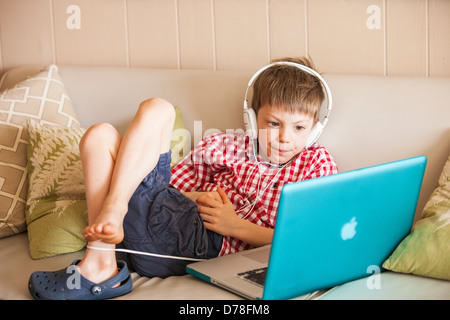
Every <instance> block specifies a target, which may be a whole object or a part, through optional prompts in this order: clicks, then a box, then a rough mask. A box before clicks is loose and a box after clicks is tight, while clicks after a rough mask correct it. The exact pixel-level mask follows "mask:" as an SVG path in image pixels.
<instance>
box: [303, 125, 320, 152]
mask: <svg viewBox="0 0 450 320" xmlns="http://www.w3.org/2000/svg"><path fill="white" fill-rule="evenodd" d="M323 128H324V125H323V124H322V123H321V122H319V121H317V122H316V124H315V125H314V127H313V128H312V129H311V132H310V133H309V136H308V139H307V140H306V145H305V148H309V147H311V145H312V144H313V143H314V142H316V141H317V139H319V136H320V134H321V133H322V131H323Z"/></svg>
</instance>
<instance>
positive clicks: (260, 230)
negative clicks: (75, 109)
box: [29, 58, 337, 299]
mask: <svg viewBox="0 0 450 320" xmlns="http://www.w3.org/2000/svg"><path fill="white" fill-rule="evenodd" d="M285 61H286V59H285ZM288 61H290V62H296V63H301V64H304V65H306V66H308V67H310V68H313V65H312V63H311V62H310V61H309V60H308V59H306V58H301V59H288ZM253 90H254V94H253V100H252V108H253V109H254V110H255V112H256V114H257V124H258V129H259V136H258V142H259V143H258V145H259V150H258V154H257V156H256V158H255V156H254V155H255V153H254V150H253V148H254V147H253V144H252V143H251V141H250V139H249V137H248V136H246V135H244V134H242V135H239V134H216V135H212V136H209V137H206V138H205V139H203V140H202V141H201V142H200V143H199V145H198V146H196V147H195V148H194V150H193V151H192V152H191V154H190V155H189V156H188V157H186V158H185V159H184V160H183V161H182V162H180V163H179V164H178V165H177V166H176V167H175V168H174V169H173V170H172V172H171V171H170V167H169V164H170V151H169V145H170V136H171V131H172V126H173V123H174V118H175V112H174V108H173V107H172V105H171V104H170V103H168V102H167V101H165V100H163V99H160V98H153V99H149V100H147V101H144V102H143V103H141V105H140V106H139V109H138V111H137V113H136V115H135V117H134V119H133V121H132V122H131V124H130V127H129V128H128V130H127V132H126V133H125V135H124V137H123V138H122V137H121V136H120V135H119V134H118V133H117V131H116V130H115V129H114V128H113V127H112V126H110V125H108V124H98V125H94V126H93V127H91V128H89V130H88V131H87V132H86V134H85V135H84V136H83V139H82V140H81V142H80V152H81V159H82V163H83V174H84V182H85V189H86V201H87V205H88V212H89V226H88V227H86V229H85V231H84V236H85V237H86V239H87V240H88V248H87V250H86V254H85V256H84V258H83V259H82V260H81V261H76V262H74V264H73V265H72V266H71V267H72V268H74V269H75V270H77V274H78V275H79V277H80V281H79V282H80V285H79V286H78V288H76V290H75V289H71V288H70V286H68V280H69V279H68V278H69V277H70V276H71V273H67V270H68V269H63V270H61V271H57V272H52V273H50V272H35V273H33V274H32V275H31V277H30V281H29V289H30V292H31V293H32V295H33V296H34V297H35V298H41V299H106V298H111V297H115V296H118V295H122V294H125V293H127V292H129V291H130V290H131V287H132V281H131V277H130V275H129V272H128V269H127V265H130V267H133V269H134V270H136V272H137V273H139V274H140V275H143V276H148V277H154V276H158V277H167V276H170V275H179V274H184V273H185V266H186V264H187V263H189V261H186V260H184V259H185V257H188V258H195V259H209V258H213V257H216V256H218V255H224V254H229V253H233V252H237V251H241V250H246V249H248V248H251V247H257V246H262V245H265V244H269V243H271V241H272V236H273V228H274V226H275V218H276V210H277V205H278V199H279V195H280V192H281V189H282V187H283V185H284V184H286V183H289V182H292V181H300V180H305V179H310V178H315V177H319V176H325V175H329V174H334V173H337V166H336V164H335V162H334V160H333V159H332V157H331V156H330V155H329V153H328V152H327V150H326V149H325V148H323V147H321V146H319V145H318V144H313V145H312V146H310V147H309V148H305V144H306V139H307V137H308V134H309V132H310V131H311V128H312V127H313V125H314V123H315V122H316V121H318V117H319V112H320V107H321V104H322V101H323V100H324V94H323V90H322V87H321V84H320V81H319V80H318V79H316V78H315V77H313V76H311V75H309V74H307V73H305V72H303V71H302V70H300V69H298V68H296V67H292V66H286V65H275V66H273V67H270V68H269V69H267V70H265V71H264V72H262V73H261V74H260V76H259V77H258V78H257V79H256V81H255V83H254V85H253ZM116 244H118V246H119V247H122V248H126V249H130V250H134V251H140V252H146V253H156V254H163V255H171V256H176V257H181V258H180V259H173V258H161V257H154V256H150V255H146V254H129V255H126V256H123V258H124V259H125V260H126V261H127V262H126V263H125V262H124V261H121V260H119V261H117V258H116V252H114V248H115V247H116ZM43 277H46V278H48V279H50V281H49V283H51V284H50V285H42V282H40V280H39V278H40V279H42V278H43Z"/></svg>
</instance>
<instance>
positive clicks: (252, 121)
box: [244, 61, 332, 148]
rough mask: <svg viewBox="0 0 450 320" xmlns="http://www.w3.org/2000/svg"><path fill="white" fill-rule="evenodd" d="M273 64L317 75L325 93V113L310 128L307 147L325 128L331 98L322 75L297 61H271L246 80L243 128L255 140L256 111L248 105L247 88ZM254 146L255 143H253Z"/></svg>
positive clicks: (329, 111)
mask: <svg viewBox="0 0 450 320" xmlns="http://www.w3.org/2000/svg"><path fill="white" fill-rule="evenodd" d="M275 65H288V66H292V67H296V68H298V69H300V70H302V71H305V72H307V73H309V74H310V75H313V76H315V77H317V78H318V79H319V80H320V83H321V84H322V87H323V89H324V92H325V95H326V98H327V114H326V115H325V116H324V118H323V120H322V121H317V123H316V124H315V125H314V127H313V128H312V129H311V133H310V134H309V136H308V139H307V140H306V145H305V148H309V147H310V146H311V145H312V144H313V143H314V142H316V141H317V139H318V138H319V136H320V135H321V133H322V131H323V129H324V128H325V125H326V124H327V122H328V117H329V116H330V113H331V106H332V98H331V91H330V88H329V87H328V84H327V83H326V82H325V80H324V79H323V78H322V76H321V75H320V74H319V73H318V72H316V71H315V70H313V69H311V68H308V67H307V66H304V65H302V64H299V63H295V62H288V61H281V62H275V63H271V64H269V65H267V66H265V67H263V68H261V69H259V70H258V71H256V73H255V74H254V75H253V76H252V77H251V78H250V81H249V82H248V86H247V90H246V91H245V98H244V125H245V130H246V131H247V133H248V134H249V135H250V136H251V137H252V138H253V139H255V140H256V139H257V138H258V125H257V122H256V113H255V111H254V110H253V109H252V108H249V107H248V99H247V95H248V90H249V89H250V87H251V86H252V85H253V82H254V81H255V80H256V78H257V77H258V76H259V75H260V74H261V73H262V72H263V71H265V70H266V69H269V68H270V67H272V66H275ZM255 146H256V144H255Z"/></svg>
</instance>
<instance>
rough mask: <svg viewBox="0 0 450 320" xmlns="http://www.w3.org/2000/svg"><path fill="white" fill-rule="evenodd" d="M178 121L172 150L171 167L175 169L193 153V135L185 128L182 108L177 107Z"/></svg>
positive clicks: (174, 131)
mask: <svg viewBox="0 0 450 320" xmlns="http://www.w3.org/2000/svg"><path fill="white" fill-rule="evenodd" d="M175 111H176V119H175V123H174V125H173V131H172V137H171V141H170V150H172V161H171V163H170V167H171V168H173V167H175V166H176V165H177V164H178V163H179V162H180V161H181V160H183V158H184V157H186V156H187V155H188V153H189V152H190V151H191V138H190V137H191V135H190V133H189V131H188V130H187V129H186V128H185V126H184V122H183V118H182V117H181V111H180V108H178V107H175Z"/></svg>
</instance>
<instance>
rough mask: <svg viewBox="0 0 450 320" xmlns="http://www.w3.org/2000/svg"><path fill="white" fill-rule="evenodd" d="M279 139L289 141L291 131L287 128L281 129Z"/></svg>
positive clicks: (283, 141) (284, 141)
mask: <svg viewBox="0 0 450 320" xmlns="http://www.w3.org/2000/svg"><path fill="white" fill-rule="evenodd" d="M278 140H279V141H280V142H282V143H288V142H289V140H290V136H289V132H288V130H286V129H279V131H278Z"/></svg>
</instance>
